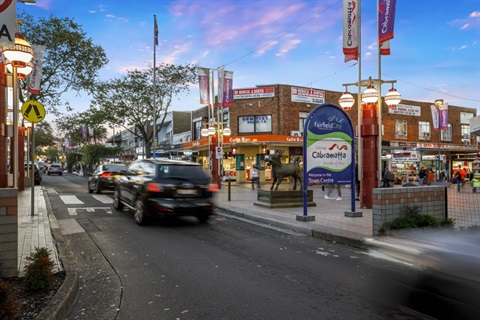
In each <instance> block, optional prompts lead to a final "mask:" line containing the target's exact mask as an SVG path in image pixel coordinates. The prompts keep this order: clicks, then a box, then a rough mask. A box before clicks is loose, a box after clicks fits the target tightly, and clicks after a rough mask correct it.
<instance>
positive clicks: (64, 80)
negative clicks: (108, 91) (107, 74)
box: [19, 12, 108, 115]
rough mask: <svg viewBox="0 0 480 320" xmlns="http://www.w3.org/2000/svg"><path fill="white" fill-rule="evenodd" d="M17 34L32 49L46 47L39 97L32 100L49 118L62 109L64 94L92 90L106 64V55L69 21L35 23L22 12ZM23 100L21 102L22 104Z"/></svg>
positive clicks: (78, 26)
mask: <svg viewBox="0 0 480 320" xmlns="http://www.w3.org/2000/svg"><path fill="white" fill-rule="evenodd" d="M19 18H20V19H21V20H23V24H21V25H20V32H21V33H22V34H23V35H24V36H25V38H26V40H27V41H28V42H29V43H30V44H32V45H45V46H46V51H45V55H44V61H43V69H42V81H41V90H40V94H39V95H37V96H35V97H33V99H34V100H38V101H41V102H42V103H43V105H44V106H49V110H50V111H51V112H52V114H55V115H58V113H59V110H58V109H57V107H56V106H59V105H62V103H61V99H60V98H61V96H62V94H64V93H65V92H67V91H71V90H74V91H82V90H84V91H86V92H87V93H92V91H94V89H95V82H96V81H97V77H98V71H99V70H100V69H101V68H102V67H103V66H105V65H106V64H107V63H108V59H107V57H106V54H105V51H104V50H103V48H102V47H101V46H99V45H95V44H94V43H93V41H92V39H91V38H87V36H86V33H85V32H84V31H83V29H82V26H81V25H79V24H77V23H75V22H74V21H73V19H70V18H57V17H54V16H53V15H51V16H49V17H48V18H39V19H38V20H35V19H34V17H33V16H32V15H30V14H27V13H25V12H22V13H21V14H20V15H19ZM21 88H22V96H23V97H27V96H28V95H27V90H26V89H27V83H26V81H22V83H21ZM25 100H26V99H25V98H22V102H24V101H25Z"/></svg>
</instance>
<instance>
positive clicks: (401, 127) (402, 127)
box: [395, 120, 408, 139]
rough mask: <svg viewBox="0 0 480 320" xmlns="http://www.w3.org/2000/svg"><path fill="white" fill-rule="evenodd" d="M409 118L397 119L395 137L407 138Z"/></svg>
mask: <svg viewBox="0 0 480 320" xmlns="http://www.w3.org/2000/svg"><path fill="white" fill-rule="evenodd" d="M407 128H408V123H407V120H395V139H407Z"/></svg>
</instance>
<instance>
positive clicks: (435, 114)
mask: <svg viewBox="0 0 480 320" xmlns="http://www.w3.org/2000/svg"><path fill="white" fill-rule="evenodd" d="M430 109H431V110H432V122H433V129H434V130H438V128H439V126H440V125H439V122H440V119H439V118H440V117H439V114H438V113H439V112H438V109H437V107H435V106H430Z"/></svg>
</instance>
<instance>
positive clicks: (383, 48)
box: [380, 40, 390, 56]
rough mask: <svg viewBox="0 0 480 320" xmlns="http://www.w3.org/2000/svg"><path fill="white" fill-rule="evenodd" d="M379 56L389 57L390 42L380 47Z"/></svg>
mask: <svg viewBox="0 0 480 320" xmlns="http://www.w3.org/2000/svg"><path fill="white" fill-rule="evenodd" d="M380 54H381V55H382V56H389V55H390V40H389V41H385V42H384V43H382V44H381V45H380Z"/></svg>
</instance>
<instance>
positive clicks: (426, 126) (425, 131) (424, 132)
mask: <svg viewBox="0 0 480 320" xmlns="http://www.w3.org/2000/svg"><path fill="white" fill-rule="evenodd" d="M430 138H431V132H430V122H426V121H419V122H418V139H419V140H430Z"/></svg>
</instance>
